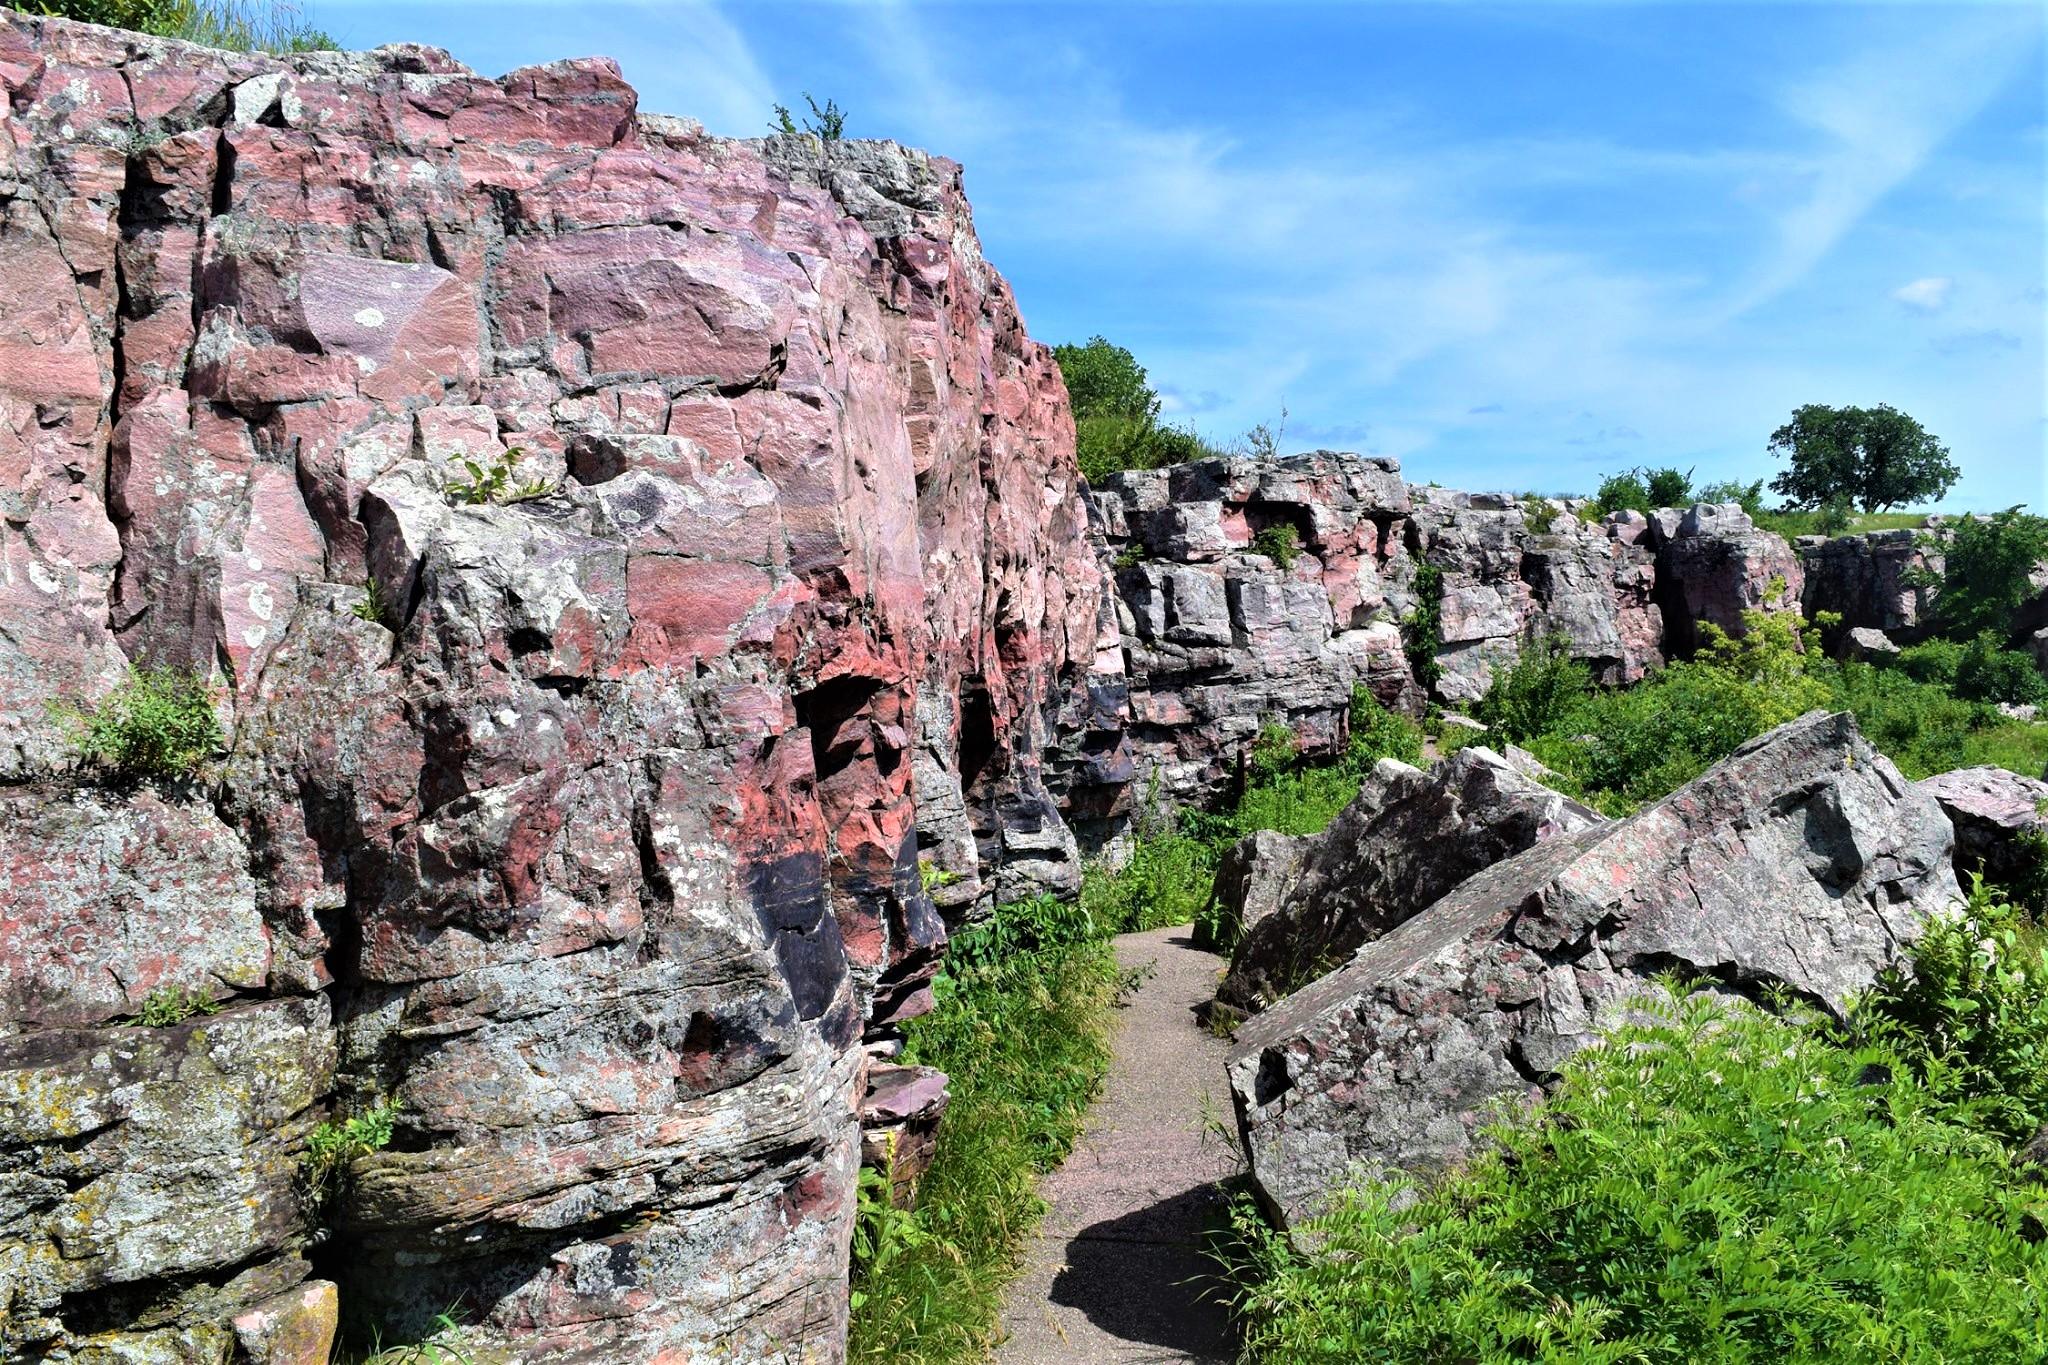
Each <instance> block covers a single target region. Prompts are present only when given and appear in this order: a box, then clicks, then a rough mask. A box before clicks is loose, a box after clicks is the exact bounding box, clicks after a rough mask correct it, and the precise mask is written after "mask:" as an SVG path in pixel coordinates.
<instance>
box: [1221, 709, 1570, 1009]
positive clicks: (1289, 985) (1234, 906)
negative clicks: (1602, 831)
mask: <svg viewBox="0 0 2048 1365" xmlns="http://www.w3.org/2000/svg"><path fill="white" fill-rule="evenodd" d="M1599 823H1601V816H1600V815H1599V814H1598V813H1597V812H1595V811H1592V810H1589V809H1587V808H1586V807H1585V806H1582V805H1580V804H1579V803H1578V802H1576V801H1573V800H1571V799H1570V798H1568V797H1565V796H1561V795H1559V794H1558V793H1557V792H1554V791H1552V790H1551V789H1550V788H1548V787H1546V786H1544V785H1543V784H1542V783H1541V782H1539V781H1536V780H1535V779H1533V778H1531V777H1530V776H1528V775H1527V774H1526V773H1524V772H1522V771H1521V770H1519V769H1518V768H1516V767H1515V766H1514V765H1513V764H1511V763H1510V762H1509V761H1508V760H1507V759H1505V758H1503V757H1502V756H1501V755H1499V754H1497V753H1495V752H1494V751H1493V750H1491V749H1488V748H1483V747H1481V746H1478V745H1470V746H1467V747H1466V748H1463V749H1460V750H1458V752H1456V753H1455V754H1453V755H1451V756H1450V757H1449V758H1447V759H1444V760H1443V761H1442V762H1440V763H1438V764H1436V765H1435V766H1433V767H1431V768H1430V769H1429V770H1428V771H1426V772H1425V771H1422V770H1419V769H1416V768H1412V767H1410V766H1408V765H1407V764H1405V763H1400V762H1397V761H1395V760H1393V759H1381V760H1380V761H1379V763H1378V764H1376V765H1375V766H1374V768H1373V770H1372V771H1371V772H1370V773H1368V774H1367V775H1366V777H1365V780H1364V782H1363V784H1362V785H1361V787H1360V789H1359V793H1358V795H1357V797H1355V798H1354V799H1353V800H1352V802H1351V804H1350V805H1348V806H1346V807H1345V808H1344V810H1343V811H1342V812H1341V813H1340V814H1339V815H1338V816H1337V818H1336V819H1335V820H1333V821H1332V822H1331V823H1330V827H1329V828H1328V829H1326V830H1324V831H1323V832H1322V833H1321V834H1315V835H1310V836H1307V837H1305V838H1297V839H1291V840H1290V839H1287V838H1286V836H1282V835H1267V836H1261V835H1252V836H1250V837H1249V838H1248V839H1245V840H1240V841H1239V842H1238V844H1237V845H1236V846H1235V847H1234V848H1233V849H1232V850H1231V853H1230V856H1229V858H1227V859H1226V860H1225V866H1226V867H1230V866H1232V865H1233V864H1245V863H1251V864H1252V865H1253V866H1252V867H1251V868H1250V869H1248V870H1247V871H1245V872H1244V873H1243V874H1242V875H1241V876H1240V877H1238V878H1231V877H1228V876H1225V875H1223V874H1222V873H1219V874H1218V876H1217V880H1216V897H1217V900H1218V902H1219V903H1220V906H1219V908H1221V909H1222V910H1224V911H1225V912H1226V913H1230V914H1234V915H1236V916H1237V917H1238V918H1239V920H1240V922H1241V923H1242V924H1243V925H1244V937H1243V938H1241V939H1240V940H1239V941H1238V944H1237V947H1236V949H1235V951H1234V952H1233V953H1232V954H1231V958H1230V972H1229V974H1228V975H1227V976H1225V977H1224V979H1223V984H1222V986H1221V987H1220V988H1218V990H1217V992H1216V997H1217V999H1219V1000H1221V1001H1222V1002H1223V1003H1225V1004H1226V1005H1229V1006H1231V1007H1232V1008H1234V1009H1238V1010H1243V1011H1246V1012H1252V1011H1256V1010H1260V1009H1264V1008H1265V1007H1266V1006H1267V1005H1269V1004H1271V1003H1272V1002H1274V1001H1276V1000H1278V999H1280V998H1281V997H1282V996H1284V995H1286V994H1288V993H1289V992H1290V991H1293V990H1295V989H1296V988H1298V987H1300V986H1303V985H1306V984H1307V983H1308V982H1309V981H1312V980H1314V979H1315V978H1316V977H1319V976H1321V975H1323V974H1324V973H1325V972H1327V971H1329V970H1330V969H1332V968H1334V967H1336V966H1338V965H1339V964H1341V963H1342V962H1344V961H1345V960H1346V959H1347V958H1349V957H1350V956H1351V955H1352V954H1353V953H1354V952H1356V951H1357V950H1358V949H1359V948H1360V947H1362V946H1363V945H1365V944H1367V943H1370V942H1371V941H1372V940H1374V939H1376V938H1379V937H1380V936H1381V935H1383V934H1385V933H1386V932H1387V931H1388V930H1390V929H1393V928H1394V927H1396V926H1397V925H1399V924H1401V923H1403V922H1405V921H1406V920H1407V919H1408V918H1409V917H1410V916H1411V915H1413V914H1415V913H1416V912H1417V911H1419V910H1422V909H1424V908H1425V907H1427V906H1430V905H1432V904H1434V903H1435V902H1436V901H1437V900H1439V899H1440V898H1441V897H1443V896H1444V895H1445V894H1446V893H1448V892H1449V891H1450V890H1451V889H1452V888H1453V887H1455V886H1457V885H1458V883H1460V882H1462V881H1464V880H1465V879H1466V878H1467V877H1470V876H1471V875H1472V874H1474V873H1475V872H1478V871H1480V870H1481V869H1483V868H1487V867H1491V866H1492V865H1493V864H1495V863H1497V862H1499V861H1500V860H1501V859H1503V858H1506V857H1509V856H1510V855H1512V854H1516V853H1519V852H1521V851H1522V850H1523V849H1525V848H1529V847H1531V846H1532V845H1534V844H1537V843H1540V842H1542V841H1543V840H1545V839H1552V838H1556V837H1558V836H1559V835H1565V834H1572V833H1575V832H1577V831H1579V830H1582V829H1587V828H1589V827H1591V826H1593V825H1597V824H1599Z"/></svg>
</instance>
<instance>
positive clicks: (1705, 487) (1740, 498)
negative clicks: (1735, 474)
mask: <svg viewBox="0 0 2048 1365" xmlns="http://www.w3.org/2000/svg"><path fill="white" fill-rule="evenodd" d="M1693 500H1694V501H1695V502H1712V503H1724V504H1725V503H1731V502H1732V503H1734V504H1735V505H1736V506H1737V507H1740V508H1741V509H1742V510H1743V511H1745V512H1747V513H1748V514H1749V515H1750V516H1751V517H1758V516H1768V515H1770V512H1769V509H1768V508H1766V507H1765V506H1764V481H1763V480H1762V479H1757V480H1754V481H1753V482H1750V483H1744V482H1742V481H1741V480H1740V479H1721V480H1718V481H1716V482H1714V483H1709V484H1702V485H1701V486H1700V488H1699V489H1698V490H1697V491H1696V492H1695V493H1694V494H1693Z"/></svg>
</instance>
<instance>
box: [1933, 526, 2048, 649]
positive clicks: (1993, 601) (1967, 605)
mask: <svg viewBox="0 0 2048 1365" xmlns="http://www.w3.org/2000/svg"><path fill="white" fill-rule="evenodd" d="M2044 559H2048V518H2044V517H2036V516H2029V515H2027V514H2026V513H2024V512H2022V511H2021V510H2020V509H2019V508H2018V507H2008V508H2006V509H2005V510H2004V511H2003V512H1999V513H1996V514H1995V515H1993V516H1990V517H1987V518H1982V519H1979V518H1977V517H1965V518H1963V519H1962V520H1961V521H1958V522H1956V523H1955V539H1954V540H1953V541H1951V542H1950V544H1949V545H1948V547H1947V549H1946V551H1945V554H1944V559H1943V569H1942V576H1941V593H1940V595H1939V596H1938V597H1936V598H1935V601H1934V616H1935V620H1936V621H1937V622H1939V624H1940V627H1941V631H1942V633H1943V634H1945V635H1947V636H1949V637H1950V638H1951V639H1957V640H1967V639H1971V638H1973V637H1975V636H1977V635H1981V634H1983V633H1984V632H1985V631H1993V632H1996V633H1998V634H1999V635H2000V636H2001V637H2002V638H2003V637H2005V635H2006V632H2008V631H2010V630H2011V629H2012V623H2013V621H2014V619H2015V618H2016V617H2017V616H2018V614H2019V611H2020V608H2021V607H2023V606H2024V605H2025V604H2026V603H2027V601H2028V599H2029V598H2031V597H2032V596H2033V594H2034V588H2033V585H2032V583H2031V582H2030V581H2029V576H2030V575H2031V574H2032V573H2033V570H2034V566H2035V565H2036V564H2038V563H2040V562H2041V561H2042V560H2044Z"/></svg>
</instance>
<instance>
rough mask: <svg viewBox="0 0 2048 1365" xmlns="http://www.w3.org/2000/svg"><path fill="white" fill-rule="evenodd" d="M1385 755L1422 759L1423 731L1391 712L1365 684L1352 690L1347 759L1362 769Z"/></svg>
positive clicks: (1403, 759) (1409, 761) (1412, 761)
mask: <svg viewBox="0 0 2048 1365" xmlns="http://www.w3.org/2000/svg"><path fill="white" fill-rule="evenodd" d="M1383 758H1397V759H1399V760H1400V761H1401V762H1403V763H1407V764H1411V765H1412V764H1419V763H1421V762H1422V730H1421V727H1419V726H1417V725H1416V723H1415V722H1414V721H1412V720H1410V719H1408V717H1406V716H1403V715H1399V714H1397V713H1396V712H1393V711H1389V710H1388V709H1387V708H1386V707H1384V706H1382V705H1380V702H1379V698H1377V697H1375V696H1373V694H1372V692H1371V691H1370V690H1368V689H1367V688H1366V686H1365V685H1364V684H1363V683H1359V684H1355V685H1354V686H1353V687H1352V689H1351V747H1350V749H1349V751H1348V754H1347V760H1348V761H1349V763H1350V764H1351V766H1352V767H1353V768H1355V769H1357V770H1358V771H1360V772H1363V771H1364V770H1365V769H1367V768H1370V767H1371V766H1372V765H1373V764H1375V763H1377V762H1379V761H1380V760H1381V759H1383Z"/></svg>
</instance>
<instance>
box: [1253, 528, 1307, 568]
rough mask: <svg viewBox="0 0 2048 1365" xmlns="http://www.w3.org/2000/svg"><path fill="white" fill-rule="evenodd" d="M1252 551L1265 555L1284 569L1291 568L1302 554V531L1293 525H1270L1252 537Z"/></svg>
mask: <svg viewBox="0 0 2048 1365" xmlns="http://www.w3.org/2000/svg"><path fill="white" fill-rule="evenodd" d="M1252 553H1253V554H1255V555H1264V556H1265V557H1266V558H1268V559H1270V560H1272V561H1273V563H1274V565H1275V566H1277V567H1278V568H1280V569H1282V570H1285V569H1291V568H1293V567H1294V561H1295V560H1296V559H1298V558H1300V556H1301V533H1300V532H1299V531H1297V530H1295V529H1294V528H1293V527H1292V526H1268V527H1266V528H1265V529H1264V530H1263V531H1260V532H1259V533H1258V534H1257V535H1255V536H1253V537H1252Z"/></svg>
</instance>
